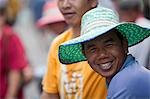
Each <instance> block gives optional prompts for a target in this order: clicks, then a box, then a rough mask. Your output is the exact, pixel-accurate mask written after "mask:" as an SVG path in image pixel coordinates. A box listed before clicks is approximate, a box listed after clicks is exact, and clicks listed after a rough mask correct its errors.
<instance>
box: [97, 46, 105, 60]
mask: <svg viewBox="0 0 150 99" xmlns="http://www.w3.org/2000/svg"><path fill="white" fill-rule="evenodd" d="M106 54H107V51H106V49H105V48H99V50H98V54H97V55H98V57H99V58H102V59H103V58H105V57H106Z"/></svg>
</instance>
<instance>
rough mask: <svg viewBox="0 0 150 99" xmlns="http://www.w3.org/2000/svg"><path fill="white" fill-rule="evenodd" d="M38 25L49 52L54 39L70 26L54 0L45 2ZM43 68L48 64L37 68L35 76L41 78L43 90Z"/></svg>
mask: <svg viewBox="0 0 150 99" xmlns="http://www.w3.org/2000/svg"><path fill="white" fill-rule="evenodd" d="M36 25H37V27H38V28H39V29H41V30H42V31H41V33H42V34H43V40H45V43H46V44H45V50H46V51H47V53H48V50H49V47H50V45H51V42H52V41H53V39H54V38H55V37H56V36H58V35H59V34H61V33H62V32H64V31H65V30H66V29H67V28H68V25H67V23H66V22H65V19H64V17H63V16H62V14H61V12H60V11H59V9H58V7H57V2H56V1H53V0H52V1H47V2H46V3H45V4H44V7H43V15H42V17H41V18H40V19H39V20H38V21H37V23H36ZM41 68H46V66H44V67H43V66H41V67H40V68H38V69H36V70H35V72H36V75H35V77H36V78H38V79H39V81H40V84H39V86H40V90H41V91H42V88H41V87H42V86H41V80H42V77H43V76H44V73H45V72H44V71H41V70H43V69H41Z"/></svg>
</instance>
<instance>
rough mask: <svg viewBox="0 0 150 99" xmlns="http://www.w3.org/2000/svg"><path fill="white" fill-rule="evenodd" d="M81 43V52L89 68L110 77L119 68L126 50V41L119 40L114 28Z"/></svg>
mask: <svg viewBox="0 0 150 99" xmlns="http://www.w3.org/2000/svg"><path fill="white" fill-rule="evenodd" d="M109 32H110V33H106V34H104V35H102V36H99V37H97V38H95V39H94V40H91V41H89V42H85V43H84V44H83V47H84V48H83V53H84V55H85V56H86V58H87V60H88V63H89V64H90V66H91V68H92V69H93V70H94V71H96V72H97V73H99V74H101V75H102V76H104V77H106V78H112V77H113V76H114V75H115V74H116V73H117V72H118V71H119V70H120V68H121V66H122V65H123V62H124V60H125V57H126V55H127V52H128V46H127V41H126V40H123V41H122V42H121V40H120V38H119V37H118V35H117V34H116V32H117V31H116V30H113V31H109Z"/></svg>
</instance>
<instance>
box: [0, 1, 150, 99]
mask: <svg viewBox="0 0 150 99" xmlns="http://www.w3.org/2000/svg"><path fill="white" fill-rule="evenodd" d="M129 1H133V2H131V3H128V2H129ZM137 1H138V2H137ZM139 2H140V5H139ZM0 6H2V7H3V6H6V7H7V12H8V13H7V18H8V19H9V23H8V24H9V25H10V26H11V27H12V28H13V30H14V31H15V33H16V34H17V35H18V37H19V39H20V41H21V42H22V45H23V47H24V50H25V53H26V57H27V60H28V63H29V64H30V67H31V68H32V77H33V78H32V80H31V81H30V82H29V83H28V84H26V85H25V86H24V87H23V93H24V99H40V93H41V80H42V77H43V75H44V73H45V71H46V64H47V63H46V62H47V54H48V51H49V47H50V45H51V42H52V41H53V39H54V38H55V37H56V36H57V35H59V34H60V33H62V32H63V31H65V30H66V29H67V28H68V25H67V24H66V23H65V21H64V19H63V17H62V16H61V13H60V12H59V10H58V8H57V4H56V1H55V0H0ZM98 6H105V7H108V8H111V9H113V10H115V11H116V12H118V14H119V16H120V21H129V22H135V23H136V22H137V24H141V26H145V27H149V28H150V0H143V1H142V0H99V5H98ZM134 7H135V8H137V9H134ZM132 8H133V9H132ZM130 9H131V10H130ZM132 11H133V12H132ZM132 13H133V14H132ZM58 28H59V29H58ZM0 32H1V31H0ZM147 42H148V40H147ZM144 44H146V43H144ZM145 46H147V45H145ZM147 47H148V48H145V49H149V48H150V44H149V46H147ZM131 51H132V49H131ZM133 52H136V51H135V50H134V49H133ZM135 54H137V53H135ZM146 54H147V53H146ZM149 54H150V51H148V54H147V55H149ZM149 56H150V55H149ZM142 59H143V58H142ZM149 59H150V58H149ZM148 61H149V60H148ZM142 64H144V65H145V64H146V65H145V66H148V65H147V64H149V66H150V62H149V63H142ZM1 86H2V85H1Z"/></svg>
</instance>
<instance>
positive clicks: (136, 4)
mask: <svg viewBox="0 0 150 99" xmlns="http://www.w3.org/2000/svg"><path fill="white" fill-rule="evenodd" d="M143 10H144V4H143V1H142V0H120V1H119V3H118V13H119V16H120V20H121V21H125V22H135V23H136V24H138V25H140V26H142V27H145V28H149V27H150V20H148V19H147V18H145V17H144V13H143ZM149 41H150V37H148V38H147V39H145V40H144V41H143V42H141V43H140V44H137V45H135V46H133V47H130V48H129V53H131V54H132V55H134V56H135V57H136V58H137V60H138V61H139V63H140V64H141V65H143V66H145V67H147V68H149V69H150V44H149ZM141 51H142V52H141Z"/></svg>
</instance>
